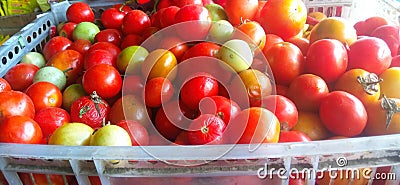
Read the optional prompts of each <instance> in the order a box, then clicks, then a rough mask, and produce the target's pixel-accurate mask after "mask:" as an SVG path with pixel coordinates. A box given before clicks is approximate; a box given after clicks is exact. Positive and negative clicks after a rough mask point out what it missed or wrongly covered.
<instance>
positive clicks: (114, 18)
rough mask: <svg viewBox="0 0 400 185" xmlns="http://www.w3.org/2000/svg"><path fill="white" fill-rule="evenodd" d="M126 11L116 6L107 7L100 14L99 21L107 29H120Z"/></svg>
mask: <svg viewBox="0 0 400 185" xmlns="http://www.w3.org/2000/svg"><path fill="white" fill-rule="evenodd" d="M125 15H126V13H125V12H123V11H121V10H119V9H118V8H108V9H106V10H104V12H103V13H102V14H101V19H100V21H101V23H102V24H103V26H104V27H105V28H107V29H121V26H122V22H123V20H124V17H125Z"/></svg>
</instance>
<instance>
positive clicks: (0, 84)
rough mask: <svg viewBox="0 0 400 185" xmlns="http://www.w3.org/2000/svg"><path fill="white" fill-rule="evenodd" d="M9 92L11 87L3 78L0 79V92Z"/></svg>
mask: <svg viewBox="0 0 400 185" xmlns="http://www.w3.org/2000/svg"><path fill="white" fill-rule="evenodd" d="M3 91H11V85H10V83H8V81H7V80H6V79H4V78H0V92H3Z"/></svg>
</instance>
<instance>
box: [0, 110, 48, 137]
mask: <svg viewBox="0 0 400 185" xmlns="http://www.w3.org/2000/svg"><path fill="white" fill-rule="evenodd" d="M42 138H43V134H42V130H41V129H40V126H39V125H38V124H37V123H36V121H34V120H33V119H32V118H31V117H27V116H10V117H7V118H6V119H4V120H3V121H1V122H0V142H2V143H23V144H39V143H41V142H42Z"/></svg>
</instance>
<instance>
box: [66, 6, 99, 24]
mask: <svg viewBox="0 0 400 185" xmlns="http://www.w3.org/2000/svg"><path fill="white" fill-rule="evenodd" d="M66 16H67V20H68V21H70V22H74V23H77V24H78V23H81V22H93V21H94V13H93V11H92V9H91V8H90V6H89V5H88V4H87V3H83V2H77V3H73V4H72V5H71V6H69V7H68V9H67V12H66Z"/></svg>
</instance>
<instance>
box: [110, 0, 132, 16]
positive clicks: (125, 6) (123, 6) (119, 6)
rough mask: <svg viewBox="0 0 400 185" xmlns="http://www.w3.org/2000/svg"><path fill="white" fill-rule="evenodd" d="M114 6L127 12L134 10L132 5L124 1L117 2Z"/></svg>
mask: <svg viewBox="0 0 400 185" xmlns="http://www.w3.org/2000/svg"><path fill="white" fill-rule="evenodd" d="M112 8H116V9H117V10H120V11H122V12H124V13H125V14H127V13H128V12H130V11H131V10H133V9H132V8H131V7H130V6H128V5H126V4H124V3H122V4H121V3H118V4H115V5H114V6H112Z"/></svg>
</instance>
